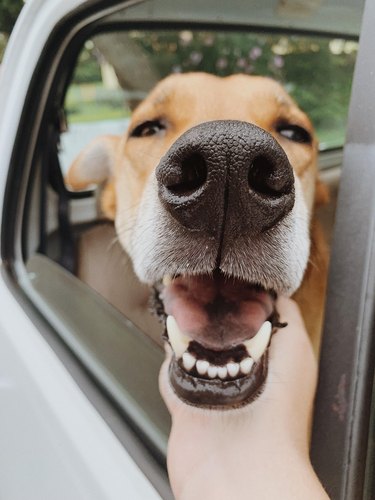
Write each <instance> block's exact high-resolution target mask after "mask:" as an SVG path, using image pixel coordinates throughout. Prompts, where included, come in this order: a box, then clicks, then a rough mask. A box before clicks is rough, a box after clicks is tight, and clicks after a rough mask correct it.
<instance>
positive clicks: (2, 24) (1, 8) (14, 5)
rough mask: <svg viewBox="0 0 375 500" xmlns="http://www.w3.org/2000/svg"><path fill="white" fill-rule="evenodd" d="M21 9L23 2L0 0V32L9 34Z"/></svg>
mask: <svg viewBox="0 0 375 500" xmlns="http://www.w3.org/2000/svg"><path fill="white" fill-rule="evenodd" d="M22 7H23V0H0V32H2V33H6V34H7V35H9V34H10V32H11V31H12V29H13V26H14V23H15V22H16V19H17V17H18V14H19V13H20V11H21V9H22Z"/></svg>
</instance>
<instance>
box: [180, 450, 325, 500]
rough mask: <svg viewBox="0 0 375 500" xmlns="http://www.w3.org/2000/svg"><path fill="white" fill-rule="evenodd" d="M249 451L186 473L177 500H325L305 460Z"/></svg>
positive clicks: (298, 456) (289, 452) (280, 453)
mask: <svg viewBox="0 0 375 500" xmlns="http://www.w3.org/2000/svg"><path fill="white" fill-rule="evenodd" d="M248 451H249V452H248V455H247V456H238V457H237V460H236V461H234V460H233V459H232V458H229V460H226V461H222V460H217V458H215V457H214V456H213V457H211V459H210V458H207V460H206V462H205V463H203V464H201V466H200V467H199V468H198V467H197V468H195V469H194V470H192V471H186V472H187V474H188V476H189V477H188V479H187V480H186V481H184V482H183V486H182V488H181V489H178V488H177V489H176V491H175V495H176V499H177V500H193V499H194V500H195V499H196V498H204V499H205V500H210V499H215V500H221V499H223V500H227V499H228V498H236V499H239V500H240V499H249V500H251V499H256V500H263V499H264V500H276V499H280V498H282V499H283V500H289V499H291V500H292V499H293V500H294V499H296V500H299V499H303V500H324V499H325V500H326V499H328V496H327V494H326V493H325V491H324V489H323V487H322V486H321V484H320V482H319V480H318V478H317V477H316V474H315V473H314V471H313V469H312V467H311V464H310V462H309V460H308V458H307V457H304V456H301V454H299V453H297V452H296V451H294V450H290V449H289V450H278V451H275V450H267V447H265V448H263V449H262V451H261V453H259V454H258V453H257V450H256V449H254V448H252V447H251V446H250V447H249V450H248ZM190 472H191V474H190ZM172 487H173V485H172Z"/></svg>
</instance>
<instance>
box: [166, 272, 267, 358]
mask: <svg viewBox="0 0 375 500" xmlns="http://www.w3.org/2000/svg"><path fill="white" fill-rule="evenodd" d="M161 298H162V300H163V302H164V309H165V312H166V314H167V315H171V316H173V317H174V318H175V320H176V322H177V324H178V326H179V328H180V330H181V332H183V333H184V334H185V335H187V336H189V337H190V338H191V339H192V340H196V341H197V342H199V343H200V344H201V345H203V346H204V347H207V348H208V349H213V350H224V349H228V348H230V347H232V346H234V345H237V344H239V343H241V342H243V341H245V340H247V339H250V338H251V337H253V336H254V335H256V333H257V332H258V330H259V328H260V327H261V326H262V325H263V323H264V322H265V321H266V320H267V318H269V316H270V315H271V314H272V312H273V308H274V299H273V297H272V296H271V295H270V294H269V293H267V292H265V291H264V290H261V289H260V288H259V287H256V286H252V285H249V284H248V283H245V282H243V281H241V280H238V279H235V278H226V277H225V276H224V275H222V274H220V273H215V274H214V275H213V276H209V275H198V276H180V277H178V278H175V279H174V280H173V281H172V282H171V283H169V284H168V285H166V286H165V287H164V289H163V291H162V294H161Z"/></svg>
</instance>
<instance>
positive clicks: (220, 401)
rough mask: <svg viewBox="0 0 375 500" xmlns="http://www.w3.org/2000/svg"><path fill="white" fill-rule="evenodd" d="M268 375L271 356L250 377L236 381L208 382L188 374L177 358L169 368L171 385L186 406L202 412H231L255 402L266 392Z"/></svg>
mask: <svg viewBox="0 0 375 500" xmlns="http://www.w3.org/2000/svg"><path fill="white" fill-rule="evenodd" d="M267 371H268V353H267V352H266V353H265V354H264V355H263V356H262V358H261V359H260V360H259V361H258V362H257V363H256V364H255V366H254V368H253V369H252V370H251V372H250V374H249V375H247V376H244V377H240V378H237V379H234V380H226V381H222V380H219V379H215V380H206V379H202V378H199V377H195V376H193V375H190V374H188V373H187V372H186V371H185V370H184V369H183V368H182V367H181V366H180V364H179V363H178V361H177V359H176V357H175V356H173V357H172V360H171V363H170V365H169V381H170V384H171V386H172V388H173V390H174V392H175V393H176V395H177V396H178V397H179V399H181V400H182V401H183V402H184V403H186V404H188V405H191V406H196V407H199V408H206V409H215V410H229V409H235V408H240V407H242V406H245V405H247V404H250V403H251V402H252V401H254V400H255V399H256V398H257V397H258V396H259V395H260V394H261V392H262V390H263V387H264V384H265V381H266V378H267Z"/></svg>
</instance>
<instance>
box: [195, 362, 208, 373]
mask: <svg viewBox="0 0 375 500" xmlns="http://www.w3.org/2000/svg"><path fill="white" fill-rule="evenodd" d="M209 365H210V363H209V362H208V361H205V360H203V359H199V360H198V361H197V372H198V373H199V375H205V374H206V373H207V368H208V367H209Z"/></svg>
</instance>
